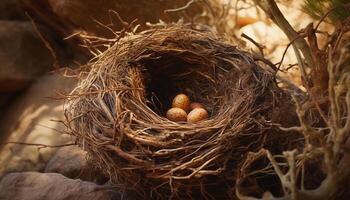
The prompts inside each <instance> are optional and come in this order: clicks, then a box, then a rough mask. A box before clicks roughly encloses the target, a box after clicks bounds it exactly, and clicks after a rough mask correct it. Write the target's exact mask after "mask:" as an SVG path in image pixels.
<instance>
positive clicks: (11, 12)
mask: <svg viewBox="0 0 350 200" xmlns="http://www.w3.org/2000/svg"><path fill="white" fill-rule="evenodd" d="M3 19H6V20H18V19H25V14H24V11H23V10H22V6H21V3H20V2H19V0H1V1H0V20H3Z"/></svg>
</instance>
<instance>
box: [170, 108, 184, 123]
mask: <svg viewBox="0 0 350 200" xmlns="http://www.w3.org/2000/svg"><path fill="white" fill-rule="evenodd" d="M166 117H167V118H168V119H169V120H171V121H174V122H180V121H186V120H187V113H186V111H184V110H183V109H181V108H170V109H169V110H168V112H167V113H166Z"/></svg>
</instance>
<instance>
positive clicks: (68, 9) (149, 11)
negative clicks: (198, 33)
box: [22, 0, 202, 37]
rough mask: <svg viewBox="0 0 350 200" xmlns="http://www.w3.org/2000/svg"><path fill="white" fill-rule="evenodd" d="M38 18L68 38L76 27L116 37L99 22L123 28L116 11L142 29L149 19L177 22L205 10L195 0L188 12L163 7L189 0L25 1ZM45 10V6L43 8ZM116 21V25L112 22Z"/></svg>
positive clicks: (182, 4) (125, 19)
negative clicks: (172, 10)
mask: <svg viewBox="0 0 350 200" xmlns="http://www.w3.org/2000/svg"><path fill="white" fill-rule="evenodd" d="M22 1H23V2H24V5H25V7H26V10H28V11H29V12H30V13H31V14H33V16H34V17H35V18H37V19H38V20H40V21H42V22H43V23H44V24H45V25H47V26H50V27H52V28H53V29H55V30H56V31H57V32H61V33H62V34H63V35H64V36H65V37H66V36H69V35H71V34H72V33H73V32H76V31H77V30H84V31H86V32H89V33H92V34H96V35H98V36H103V37H115V35H114V34H113V33H112V32H111V31H110V30H108V29H107V28H106V27H103V26H101V25H100V24H99V23H97V22H96V21H98V22H101V23H102V24H105V25H108V26H109V27H112V28H113V29H115V30H116V31H120V30H121V29H123V27H124V26H123V24H122V23H121V22H120V20H119V19H118V17H117V15H116V14H113V12H111V11H115V12H117V13H118V14H119V16H121V18H122V19H123V20H124V21H126V22H128V23H130V22H132V21H134V20H135V19H137V22H136V24H140V25H141V27H139V29H145V28H146V26H145V23H146V22H152V23H156V22H159V19H161V20H163V21H168V22H169V21H177V20H179V19H180V18H181V17H184V16H185V18H186V19H189V18H191V17H193V16H194V15H196V14H201V13H202V9H201V7H200V6H198V4H197V3H196V2H194V3H193V4H191V5H190V6H189V8H188V9H187V10H186V11H183V12H171V13H165V12H164V10H166V9H172V8H179V7H183V6H184V5H186V3H188V0H172V1H164V0H118V1H115V0H103V1H96V0H42V1H37V0H22ZM43 7H44V8H45V9H42V8H43ZM112 24H113V25H112Z"/></svg>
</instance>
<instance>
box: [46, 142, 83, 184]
mask: <svg viewBox="0 0 350 200" xmlns="http://www.w3.org/2000/svg"><path fill="white" fill-rule="evenodd" d="M86 156H87V152H86V151H83V150H82V149H80V148H79V147H76V146H67V147H62V148H60V149H59V150H58V151H57V152H56V153H55V154H54V155H53V156H52V158H51V159H50V161H49V162H48V163H47V165H46V168H45V172H46V173H50V172H51V173H59V174H62V175H64V176H66V177H69V178H80V179H83V180H86V179H87V177H86V174H85V173H84V172H86V171H88V165H87V163H88V162H87V158H86Z"/></svg>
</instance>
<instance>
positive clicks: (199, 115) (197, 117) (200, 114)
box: [187, 108, 208, 123]
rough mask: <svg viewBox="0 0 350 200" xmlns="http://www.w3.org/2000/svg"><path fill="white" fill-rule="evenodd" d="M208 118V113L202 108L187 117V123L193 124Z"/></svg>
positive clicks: (194, 110)
mask: <svg viewBox="0 0 350 200" xmlns="http://www.w3.org/2000/svg"><path fill="white" fill-rule="evenodd" d="M207 118H208V112H207V111H206V110H205V109H204V108H195V109H193V110H192V111H191V112H190V113H188V115H187V122H189V123H195V122H199V121H202V120H204V119H207Z"/></svg>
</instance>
